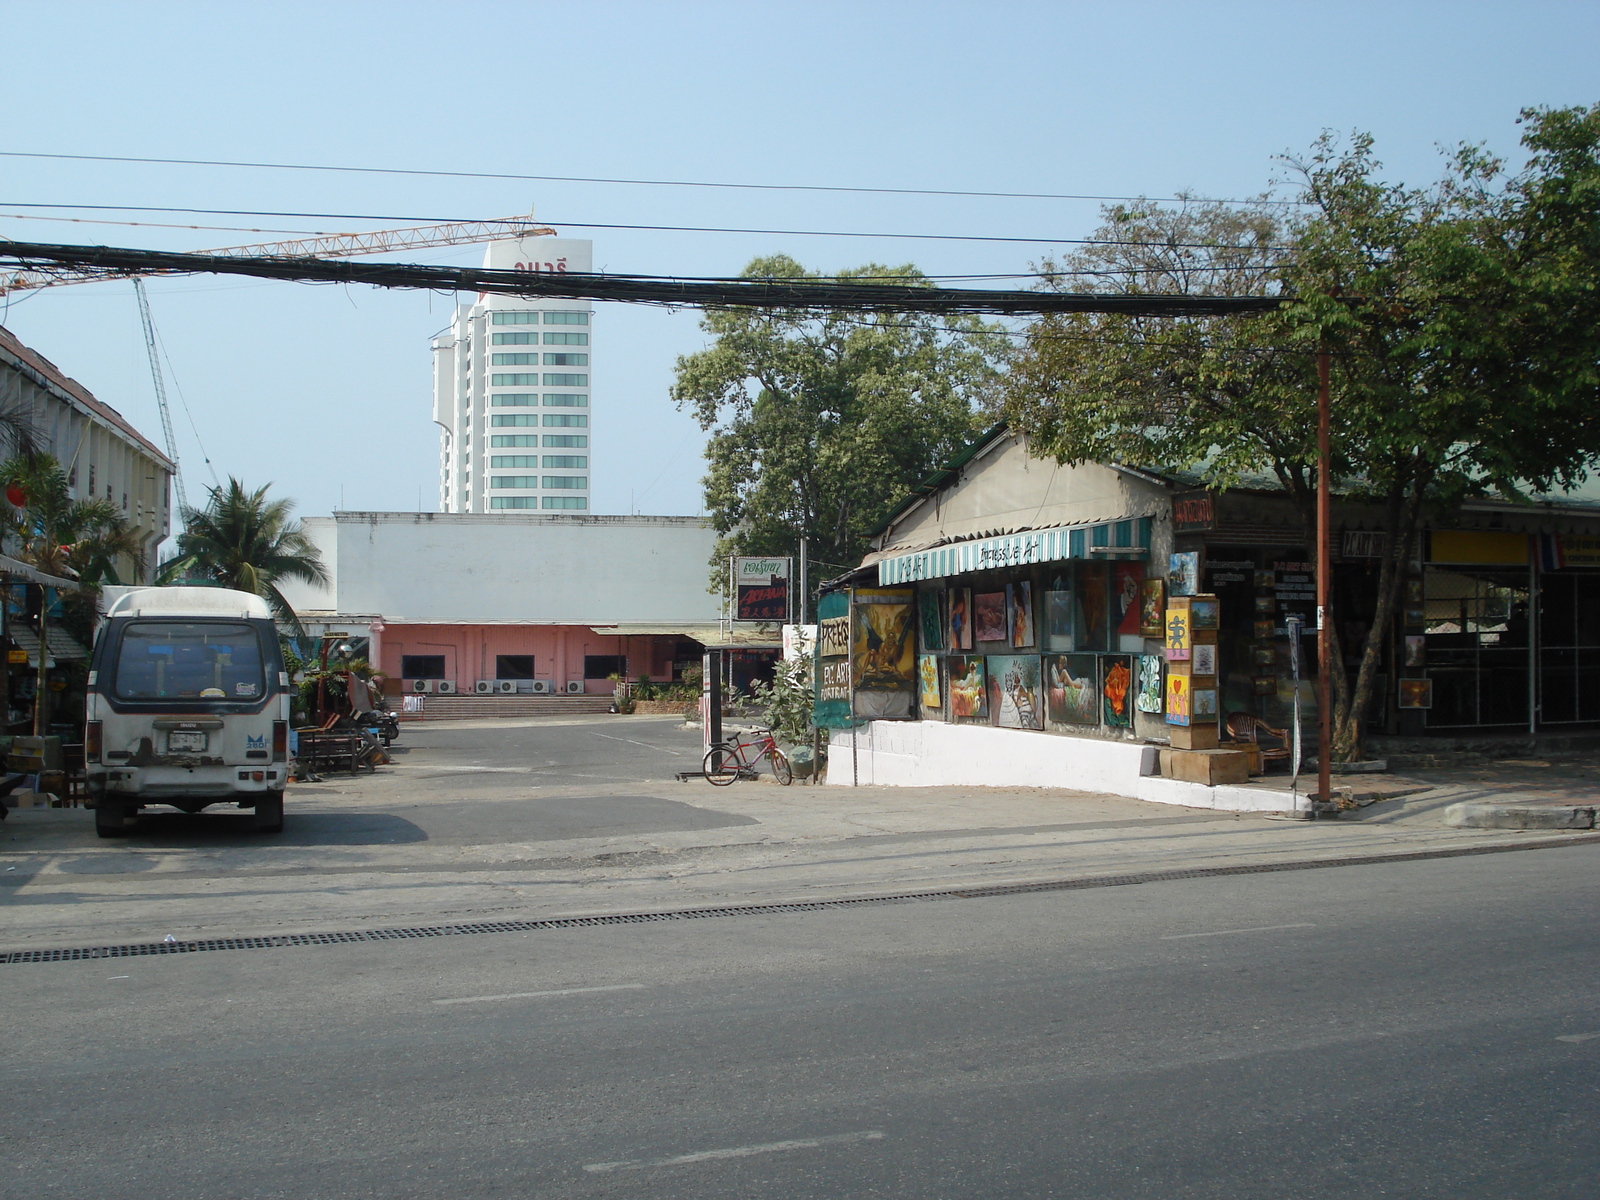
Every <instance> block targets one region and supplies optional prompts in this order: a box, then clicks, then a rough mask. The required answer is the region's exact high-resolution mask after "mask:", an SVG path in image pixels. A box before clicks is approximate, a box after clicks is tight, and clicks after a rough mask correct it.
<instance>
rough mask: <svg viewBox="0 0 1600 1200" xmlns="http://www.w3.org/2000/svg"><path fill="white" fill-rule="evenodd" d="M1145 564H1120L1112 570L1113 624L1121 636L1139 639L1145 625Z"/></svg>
mask: <svg viewBox="0 0 1600 1200" xmlns="http://www.w3.org/2000/svg"><path fill="white" fill-rule="evenodd" d="M1143 587H1144V564H1143V563H1136V562H1119V563H1116V564H1115V565H1113V566H1112V568H1111V624H1112V627H1113V628H1115V629H1116V631H1117V633H1118V634H1119V635H1122V634H1125V635H1127V636H1130V637H1138V636H1139V632H1140V630H1141V628H1142V627H1143V625H1144V607H1143V603H1144V601H1143V595H1142V589H1143Z"/></svg>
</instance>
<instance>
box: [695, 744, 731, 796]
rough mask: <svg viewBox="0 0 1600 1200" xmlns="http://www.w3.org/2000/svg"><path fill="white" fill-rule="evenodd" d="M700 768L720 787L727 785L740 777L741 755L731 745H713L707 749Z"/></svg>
mask: <svg viewBox="0 0 1600 1200" xmlns="http://www.w3.org/2000/svg"><path fill="white" fill-rule="evenodd" d="M719 760H720V761H719ZM700 769H701V771H703V772H704V773H705V777H706V778H707V779H709V780H710V781H711V782H712V783H714V784H716V785H717V786H718V787H727V786H728V785H729V784H730V783H732V782H733V781H734V780H735V779H737V778H739V756H738V755H737V754H736V753H735V752H734V750H733V747H731V746H727V745H720V746H713V747H711V749H709V750H707V751H706V757H705V761H703V762H702V763H701V764H700Z"/></svg>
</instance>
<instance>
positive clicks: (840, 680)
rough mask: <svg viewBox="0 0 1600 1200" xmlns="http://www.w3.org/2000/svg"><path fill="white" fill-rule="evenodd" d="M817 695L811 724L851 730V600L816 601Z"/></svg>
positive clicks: (839, 596)
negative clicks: (849, 728)
mask: <svg viewBox="0 0 1600 1200" xmlns="http://www.w3.org/2000/svg"><path fill="white" fill-rule="evenodd" d="M816 664H817V674H816V691H815V700H814V702H813V704H812V708H811V722H812V724H813V725H815V726H817V728H819V729H846V728H848V727H849V726H850V597H849V594H848V593H846V592H827V593H825V594H823V595H822V596H820V597H818V598H817V638H816Z"/></svg>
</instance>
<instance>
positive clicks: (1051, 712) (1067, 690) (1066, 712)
mask: <svg viewBox="0 0 1600 1200" xmlns="http://www.w3.org/2000/svg"><path fill="white" fill-rule="evenodd" d="M1044 674H1045V716H1046V717H1047V718H1048V719H1049V721H1050V726H1051V728H1056V727H1063V726H1069V725H1098V724H1100V676H1099V667H1098V666H1097V665H1096V662H1095V656H1094V655H1093V654H1050V655H1046V656H1045V660H1044Z"/></svg>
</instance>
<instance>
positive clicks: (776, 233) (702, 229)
mask: <svg viewBox="0 0 1600 1200" xmlns="http://www.w3.org/2000/svg"><path fill="white" fill-rule="evenodd" d="M0 206H3V207H6V208H59V209H71V210H72V211H75V212H159V213H189V214H192V215H195V216H209V217H281V218H284V219H286V220H302V221H386V222H388V221H416V222H426V223H428V224H435V225H449V224H455V223H462V222H467V221H474V220H478V219H479V218H475V217H417V216H394V215H375V214H372V213H314V212H277V211H269V210H261V209H240V208H177V207H170V206H169V207H158V206H154V205H141V204H33V203H26V202H22V201H11V200H5V201H0ZM550 223H551V224H552V225H562V226H565V227H567V228H569V229H621V230H630V231H645V232H650V233H738V234H755V235H758V236H761V237H841V238H900V239H909V240H913V241H929V242H1006V243H1016V244H1022V245H1044V246H1054V245H1066V246H1148V245H1155V244H1158V243H1151V242H1123V241H1114V240H1110V239H1107V238H1068V237H1001V236H998V235H994V234H981V233H867V232H862V231H861V230H848V229H841V230H827V229H737V228H731V227H725V226H718V225H624V224H600V223H598V222H594V221H552V222H550ZM1159 245H1160V246H1161V248H1162V249H1165V250H1240V251H1250V252H1265V251H1275V252H1281V253H1288V252H1289V251H1290V247H1288V246H1219V245H1215V244H1213V243H1210V242H1161V243H1159Z"/></svg>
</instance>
